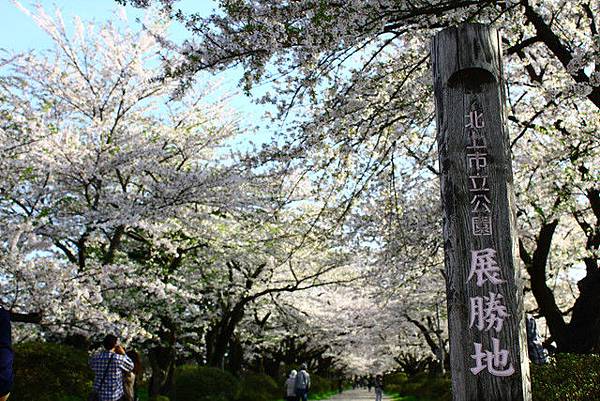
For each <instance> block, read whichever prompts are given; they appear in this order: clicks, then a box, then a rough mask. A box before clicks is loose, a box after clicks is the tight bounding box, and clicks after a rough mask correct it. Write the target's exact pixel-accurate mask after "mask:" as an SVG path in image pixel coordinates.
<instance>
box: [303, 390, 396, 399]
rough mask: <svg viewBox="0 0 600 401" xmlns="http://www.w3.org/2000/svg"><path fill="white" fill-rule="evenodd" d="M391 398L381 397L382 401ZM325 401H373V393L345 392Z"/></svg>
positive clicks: (363, 391)
mask: <svg viewBox="0 0 600 401" xmlns="http://www.w3.org/2000/svg"><path fill="white" fill-rule="evenodd" d="M308 398H309V400H310V394H309V396H308ZM390 400H391V398H389V397H386V396H385V395H384V396H383V401H390ZM326 401H375V391H374V390H371V392H368V391H367V390H363V389H357V390H346V391H344V392H343V393H342V394H336V395H334V396H333V397H331V398H330V399H329V400H326Z"/></svg>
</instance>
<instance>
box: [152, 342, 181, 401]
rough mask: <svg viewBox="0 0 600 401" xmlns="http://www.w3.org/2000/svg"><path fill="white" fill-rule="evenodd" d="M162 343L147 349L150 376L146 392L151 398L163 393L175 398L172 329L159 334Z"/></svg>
mask: <svg viewBox="0 0 600 401" xmlns="http://www.w3.org/2000/svg"><path fill="white" fill-rule="evenodd" d="M161 340H163V341H164V343H163V344H161V345H158V346H156V347H154V348H151V349H150V351H149V354H148V355H149V360H150V367H151V369H152V376H151V377H150V381H149V383H148V393H149V395H150V399H151V400H155V399H156V397H157V396H159V395H164V396H167V397H170V398H171V400H175V358H176V352H175V335H174V333H173V332H172V331H169V332H167V333H163V335H161Z"/></svg>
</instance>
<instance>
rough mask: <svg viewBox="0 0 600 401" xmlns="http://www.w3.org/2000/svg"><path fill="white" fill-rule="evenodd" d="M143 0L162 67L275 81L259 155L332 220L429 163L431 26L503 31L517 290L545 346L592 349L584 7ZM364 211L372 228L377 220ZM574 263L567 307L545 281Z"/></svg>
mask: <svg viewBox="0 0 600 401" xmlns="http://www.w3.org/2000/svg"><path fill="white" fill-rule="evenodd" d="M121 2H122V3H125V2H127V3H131V4H135V5H138V6H147V5H148V4H150V3H153V2H152V1H149V0H144V1H137V0H130V1H126V0H122V1H121ZM156 3H159V4H161V5H162V7H163V8H164V9H165V10H166V11H167V12H169V13H170V15H171V17H173V18H176V19H179V20H181V21H184V22H185V23H186V24H187V26H188V27H189V29H190V33H191V36H190V38H189V40H188V41H186V42H185V43H183V45H182V46H180V47H179V49H180V51H181V53H182V54H183V55H184V56H186V61H185V62H183V63H180V62H177V61H175V62H173V63H171V64H170V65H169V66H168V67H167V68H166V73H167V75H177V76H183V77H187V78H188V79H189V80H190V82H191V81H192V80H193V77H194V76H195V74H197V73H198V72H200V71H214V70H222V69H225V68H228V67H230V66H232V65H241V66H242V67H243V69H244V71H245V73H244V76H243V78H242V81H241V83H242V85H243V86H244V87H245V88H246V89H247V90H248V91H251V89H252V88H253V87H255V86H256V85H257V84H260V83H262V82H268V81H271V80H273V81H274V82H275V84H274V91H273V92H274V93H267V94H266V95H265V96H264V97H262V98H260V99H258V100H259V101H265V102H272V103H273V104H274V105H276V107H277V110H278V113H277V114H276V115H275V117H274V118H275V119H276V120H278V121H284V122H285V123H284V125H283V128H286V127H287V128H288V132H287V134H286V135H285V139H279V140H278V142H277V143H275V144H274V145H273V146H272V148H267V149H265V150H264V152H263V153H262V155H261V157H260V158H259V159H260V161H263V162H264V161H268V160H280V161H281V160H282V158H283V161H284V163H283V165H284V166H285V167H286V168H291V167H293V166H298V164H299V162H298V161H299V160H301V161H302V164H303V165H304V167H305V168H306V171H310V172H311V173H310V174H309V175H310V178H311V179H312V181H313V185H314V195H315V196H316V197H317V198H319V199H320V200H321V201H322V202H323V203H324V204H327V205H329V206H331V205H334V204H335V205H336V206H337V207H336V208H331V209H333V210H336V213H335V215H334V216H333V217H334V219H333V220H334V221H339V222H346V221H347V220H346V218H347V217H348V216H349V213H350V211H351V210H352V209H353V208H355V207H357V205H358V204H361V203H363V202H362V201H361V199H371V200H372V201H373V202H374V203H377V204H379V205H382V207H383V205H394V199H393V198H390V194H394V193H397V192H398V191H397V190H396V191H390V192H388V193H387V194H386V193H385V192H384V191H381V188H383V187H386V186H387V187H391V188H394V187H396V188H400V185H399V183H401V182H403V181H407V182H411V181H413V182H415V183H416V184H415V185H416V186H418V185H419V184H418V183H422V182H427V181H429V180H431V179H434V177H435V175H436V174H437V171H436V167H435V163H434V162H433V160H435V159H434V158H435V151H434V145H433V142H434V138H433V134H432V133H433V127H432V125H433V107H432V101H431V100H432V95H431V85H430V82H431V75H430V72H429V68H428V58H429V43H430V38H431V37H432V36H433V33H434V31H435V30H436V29H439V28H443V27H446V26H451V25H454V24H458V23H462V22H480V23H493V24H496V25H498V26H501V27H503V43H504V47H505V49H506V57H505V59H506V61H505V63H506V65H507V68H506V73H507V77H506V78H507V83H508V93H509V108H510V115H509V120H510V124H511V126H510V131H511V132H512V134H513V140H512V146H511V147H512V152H513V155H514V161H515V172H516V183H517V187H516V191H517V196H518V208H519V224H520V232H521V233H520V244H521V246H520V248H521V258H522V260H523V262H524V264H525V267H526V270H527V272H528V275H529V277H530V281H529V286H528V287H529V288H530V289H531V293H532V294H533V296H534V297H535V300H536V303H537V311H538V312H539V313H540V314H541V315H542V316H544V318H545V320H546V323H547V325H548V328H549V330H550V337H551V338H550V339H551V340H553V341H555V342H556V343H557V345H558V348H559V350H561V351H576V352H589V351H591V350H593V349H597V347H598V338H600V336H599V335H598V333H600V324H599V322H600V315H599V314H598V313H599V312H598V308H596V306H595V305H597V303H598V300H599V299H598V294H600V269H599V267H598V247H599V246H600V243H599V239H600V235H599V233H600V214H599V213H598V210H600V209H599V207H598V202H599V198H598V193H599V189H598V184H597V183H598V174H599V172H598V166H599V165H600V163H599V153H598V147H597V134H596V133H597V132H598V128H599V127H598V126H599V124H600V122H599V121H600V120H599V115H600V113H598V108H599V107H600V79H599V77H600V75H599V72H598V57H599V54H600V51H599V47H598V43H599V39H598V38H599V34H598V14H599V12H600V10H599V9H598V5H597V4H596V3H594V2H588V1H585V0H582V1H571V2H565V1H545V2H538V1H533V0H519V1H503V2H497V1H483V2H482V1H460V2H447V1H433V2H431V1H428V2H420V1H417V2H414V1H413V2H397V1H392V0H390V1H353V2H334V1H331V2H323V1H313V0H306V1H297V2H280V1H272V0H261V1H252V2H249V1H242V0H239V1H223V2H221V3H220V8H221V10H220V11H221V12H220V13H214V14H213V15H210V16H202V15H199V14H185V13H183V12H181V11H180V10H178V9H177V2H176V1H174V0H162V1H160V2H156ZM173 48H177V46H176V45H173ZM282 143H283V145H282ZM282 156H283V157H282ZM388 200H391V202H388ZM414 201H415V199H410V198H409V202H414ZM402 206H403V205H402V204H401V205H399V206H398V205H396V206H392V207H400V208H402ZM331 209H330V210H331ZM350 221H352V220H350ZM380 222H381V223H382V224H381V226H383V225H384V222H385V220H381V221H380ZM354 228H355V227H353V226H349V228H348V232H353V230H354ZM432 228H433V227H431V226H424V227H423V230H429V229H432ZM383 231H386V230H385V229H384V230H383ZM558 233H560V234H559V235H560V237H561V238H562V239H558V238H557V234H558ZM380 236H383V233H382V234H380ZM549 260H553V261H556V262H557V263H550V262H549ZM424 263H427V262H424ZM577 266H585V277H584V278H583V279H581V280H580V281H579V282H578V283H577V287H578V288H577V290H576V291H577V292H578V294H576V295H575V297H576V299H575V300H574V303H572V306H573V309H572V313H568V312H569V310H565V309H564V308H561V305H562V304H563V300H561V299H560V293H555V292H554V291H553V290H552V288H551V286H550V284H549V279H550V278H552V277H560V278H561V280H568V277H569V274H564V272H565V271H566V270H569V269H570V268H572V267H577ZM561 271H562V272H563V274H561V273H560V272H561ZM565 314H567V315H570V320H569V321H568V322H567V320H566V319H565Z"/></svg>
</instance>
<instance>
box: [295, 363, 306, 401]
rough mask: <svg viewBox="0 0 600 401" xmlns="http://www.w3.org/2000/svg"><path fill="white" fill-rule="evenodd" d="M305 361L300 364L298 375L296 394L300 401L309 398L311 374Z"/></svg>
mask: <svg viewBox="0 0 600 401" xmlns="http://www.w3.org/2000/svg"><path fill="white" fill-rule="evenodd" d="M306 369H307V366H306V364H305V363H303V364H302V365H300V371H299V372H298V374H297V375H296V386H295V387H296V396H297V397H298V399H299V401H307V400H308V390H310V375H309V374H308V372H307V371H306Z"/></svg>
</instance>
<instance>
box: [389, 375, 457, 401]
mask: <svg viewBox="0 0 600 401" xmlns="http://www.w3.org/2000/svg"><path fill="white" fill-rule="evenodd" d="M383 384H384V390H385V392H386V393H389V394H400V395H401V396H403V397H406V399H407V400H408V399H411V397H414V399H419V400H428V401H450V400H451V399H452V392H451V381H450V379H449V378H447V377H439V376H430V375H428V374H427V373H418V374H416V375H413V376H410V377H408V376H406V375H405V374H403V373H396V374H393V375H389V376H386V377H385V379H384V383H383ZM403 399H404V398H403Z"/></svg>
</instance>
